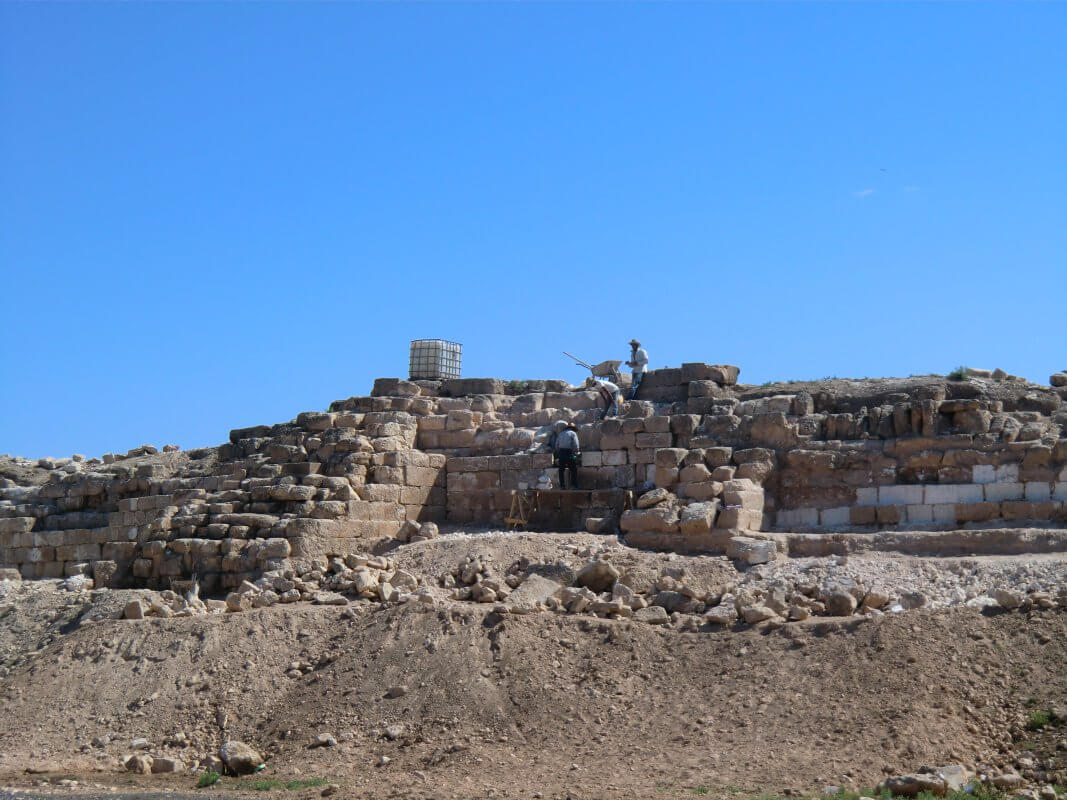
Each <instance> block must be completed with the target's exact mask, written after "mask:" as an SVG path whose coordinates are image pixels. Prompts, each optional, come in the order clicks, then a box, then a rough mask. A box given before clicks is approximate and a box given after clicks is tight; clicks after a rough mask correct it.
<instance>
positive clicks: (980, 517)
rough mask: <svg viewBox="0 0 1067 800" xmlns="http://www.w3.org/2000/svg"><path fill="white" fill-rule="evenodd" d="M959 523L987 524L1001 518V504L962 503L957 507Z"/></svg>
mask: <svg viewBox="0 0 1067 800" xmlns="http://www.w3.org/2000/svg"><path fill="white" fill-rule="evenodd" d="M955 516H956V521H957V522H986V521H988V520H991V519H996V518H997V517H999V516H1000V504H999V503H985V502H982V503H961V504H957V505H956V507H955Z"/></svg>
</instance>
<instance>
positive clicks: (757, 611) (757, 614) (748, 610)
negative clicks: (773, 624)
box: [741, 605, 778, 625]
mask: <svg viewBox="0 0 1067 800" xmlns="http://www.w3.org/2000/svg"><path fill="white" fill-rule="evenodd" d="M776 616H778V615H777V614H775V613H774V610H773V609H770V608H767V606H758V605H757V606H745V607H744V608H742V609H741V618H742V619H743V620H744V621H745V622H747V623H748V624H749V625H755V624H756V623H757V622H763V621H765V620H768V619H774V618H775V617H776Z"/></svg>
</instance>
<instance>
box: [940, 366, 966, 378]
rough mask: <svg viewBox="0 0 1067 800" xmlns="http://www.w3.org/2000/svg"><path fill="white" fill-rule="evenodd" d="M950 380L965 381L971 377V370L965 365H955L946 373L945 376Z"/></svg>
mask: <svg viewBox="0 0 1067 800" xmlns="http://www.w3.org/2000/svg"><path fill="white" fill-rule="evenodd" d="M945 377H946V378H948V379H949V380H950V381H965V380H967V379H968V378H970V377H971V371H970V370H969V369H967V367H963V366H960V367H956V369H954V370H952V372H950V373H949V374H948V375H946V376H945Z"/></svg>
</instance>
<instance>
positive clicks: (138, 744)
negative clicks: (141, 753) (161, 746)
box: [130, 736, 151, 750]
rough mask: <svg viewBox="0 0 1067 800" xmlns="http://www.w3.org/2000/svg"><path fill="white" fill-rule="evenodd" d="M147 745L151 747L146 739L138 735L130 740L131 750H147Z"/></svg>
mask: <svg viewBox="0 0 1067 800" xmlns="http://www.w3.org/2000/svg"><path fill="white" fill-rule="evenodd" d="M149 747H151V745H150V744H149V743H148V740H147V739H146V738H144V737H143V736H141V737H138V738H136V739H134V740H133V741H131V742H130V749H131V750H147V749H148V748H149Z"/></svg>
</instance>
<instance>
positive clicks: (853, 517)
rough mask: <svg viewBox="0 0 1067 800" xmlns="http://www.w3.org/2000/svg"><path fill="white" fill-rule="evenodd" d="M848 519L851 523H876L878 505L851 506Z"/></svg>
mask: <svg viewBox="0 0 1067 800" xmlns="http://www.w3.org/2000/svg"><path fill="white" fill-rule="evenodd" d="M887 508H888V506H887ZM848 520H849V524H851V525H874V524H875V523H876V522H877V521H878V508H877V507H876V506H852V507H850V508H849V514H848Z"/></svg>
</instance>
